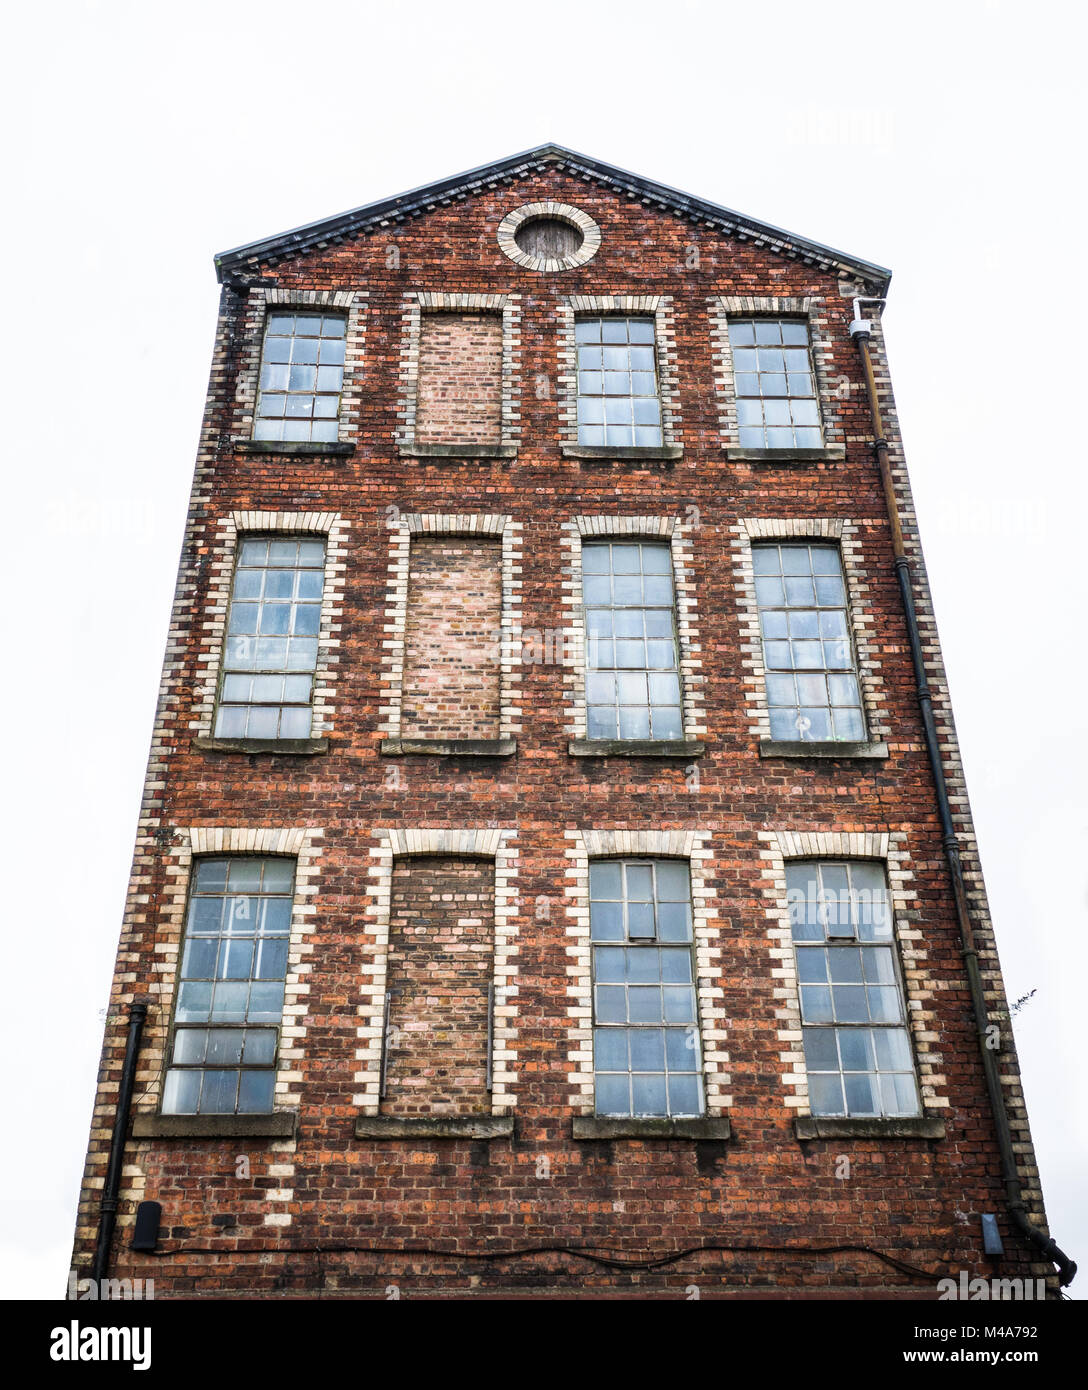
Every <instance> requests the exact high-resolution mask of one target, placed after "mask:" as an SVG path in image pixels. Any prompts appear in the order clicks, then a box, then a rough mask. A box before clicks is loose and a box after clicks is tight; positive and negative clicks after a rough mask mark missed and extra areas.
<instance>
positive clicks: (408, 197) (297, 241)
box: [215, 144, 892, 295]
mask: <svg viewBox="0 0 1088 1390" xmlns="http://www.w3.org/2000/svg"><path fill="white" fill-rule="evenodd" d="M547 164H557V165H560V166H562V167H564V168H567V169H569V170H570V171H571V172H572V173H574V174H576V175H579V176H581V177H585V178H589V179H592V180H593V181H595V182H599V183H602V184H604V185H606V186H610V187H613V188H614V189H615V190H616V191H617V192H618V193H620V194H622V195H624V196H633V197H635V198H638V199H639V200H640V201H645V202H647V203H649V204H651V205H655V204H656V205H657V206H659V207H663V208H665V209H667V210H670V211H674V212H676V213H679V214H681V215H683V216H686V217H689V218H691V220H692V221H694V222H704V223H707V224H709V225H710V226H712V227H716V228H717V229H718V230H720V231H722V232H725V233H726V234H729V235H739V236H741V237H743V238H745V239H749V240H752V241H758V242H762V243H763V244H765V245H768V246H770V247H771V249H773V250H776V251H779V252H781V253H782V254H784V255H786V256H788V257H790V258H791V259H796V260H801V261H811V262H813V263H815V264H817V265H820V266H826V267H827V268H829V269H834V270H838V271H840V272H842V273H844V274H847V275H850V276H853V277H856V278H857V279H859V280H862V281H864V282H865V285H866V286H867V288H869V289H870V290H872V291H874V292H875V293H877V294H879V295H883V294H884V293H886V291H887V288H888V282H889V281H890V280H891V274H892V273H891V271H890V270H888V269H887V268H886V267H885V266H881V265H876V264H874V263H873V262H872V261H863V260H861V259H860V258H859V257H857V256H851V255H848V254H847V253H846V252H845V251H836V250H835V249H834V248H833V247H830V246H824V245H822V244H821V243H820V242H818V241H810V240H809V239H808V238H807V237H802V236H797V235H796V234H795V233H793V232H787V231H785V230H783V228H781V227H775V226H773V225H771V223H769V222H760V221H758V220H757V219H756V218H754V217H746V216H745V215H744V214H743V213H740V212H734V211H733V210H732V209H731V208H725V207H721V206H720V205H719V204H718V203H710V202H707V201H706V200H705V199H703V198H696V197H694V196H693V195H692V194H690V193H681V192H680V191H679V189H676V188H670V187H669V186H668V185H667V184H663V183H655V182H654V181H653V180H652V179H645V178H643V177H642V176H641V175H640V174H632V173H631V172H630V171H629V170H627V169H619V168H617V167H616V166H615V165H614V164H605V163H604V162H603V161H602V160H599V159H593V158H591V157H590V156H589V155H585V154H578V153H577V152H576V151H575V150H568V149H566V148H564V147H563V146H562V145H553V144H547V145H538V146H537V147H536V148H535V149H531V150H523V151H522V152H521V153H520V154H512V155H509V156H507V158H505V159H499V160H496V161H495V162H494V163H492V164H481V165H480V166H479V168H477V169H468V170H466V171H465V172H464V173H462V174H453V175H452V176H451V177H449V178H445V179H439V180H438V181H437V182H435V183H428V184H424V185H423V186H422V187H421V188H413V189H410V190H409V191H408V192H406V193H398V194H397V195H396V196H395V197H393V198H383V199H381V200H380V201H379V202H376V203H366V204H364V205H363V206H362V207H359V208H353V209H352V210H351V211H350V212H342V213H340V214H339V215H338V216H336V217H326V218H323V219H322V220H321V221H318V222H310V223H307V225H306V226H303V227H294V228H292V230H290V231H287V232H280V233H279V235H277V236H271V237H264V238H262V239H261V240H260V241H251V242H249V243H248V245H246V246H236V247H234V248H233V249H232V250H230V251H221V252H220V253H219V255H217V256H216V258H215V268H216V274H217V275H218V277H219V279H220V281H224V280H230V279H233V278H234V277H235V276H237V275H239V274H241V275H244V274H245V272H246V270H247V269H250V268H252V267H253V266H255V265H257V264H260V263H261V262H263V261H270V260H275V259H278V258H280V257H283V256H291V255H297V254H299V253H301V252H303V251H307V250H310V249H312V248H313V247H315V246H319V245H321V244H322V243H325V242H329V241H335V240H338V239H340V238H342V237H347V236H351V235H353V234H355V233H357V232H362V231H366V230H368V229H370V228H374V227H380V226H382V225H383V224H389V223H394V222H401V221H403V220H404V219H406V218H407V217H414V216H419V215H420V214H421V213H424V212H428V211H431V210H432V209H433V208H435V207H440V206H442V205H444V204H446V203H450V202H454V201H459V200H460V199H462V198H464V197H467V196H468V195H470V194H472V193H476V192H479V191H481V190H482V189H484V188H486V187H488V185H490V184H493V183H497V182H513V181H514V180H515V179H517V178H519V177H521V176H523V175H525V174H528V173H531V172H533V171H535V170H539V169H541V168H543V167H544V166H546V165H547Z"/></svg>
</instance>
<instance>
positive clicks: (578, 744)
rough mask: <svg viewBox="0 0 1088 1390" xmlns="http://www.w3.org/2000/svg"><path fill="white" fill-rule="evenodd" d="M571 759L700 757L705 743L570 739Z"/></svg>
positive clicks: (670, 740)
mask: <svg viewBox="0 0 1088 1390" xmlns="http://www.w3.org/2000/svg"><path fill="white" fill-rule="evenodd" d="M567 752H568V753H569V754H570V756H571V757H572V758H701V757H702V756H703V754H704V753H705V752H706V746H705V744H702V743H700V742H699V740H698V739H696V738H662V739H652V738H649V739H635V738H572V739H571V741H570V742H569V743H568V744H567Z"/></svg>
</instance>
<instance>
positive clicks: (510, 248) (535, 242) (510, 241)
mask: <svg viewBox="0 0 1088 1390" xmlns="http://www.w3.org/2000/svg"><path fill="white" fill-rule="evenodd" d="M498 237H499V246H500V248H501V249H502V251H503V253H504V254H505V255H507V256H509V257H510V259H511V260H512V261H513V262H514V263H515V264H516V265H520V266H521V267H522V269H523V270H540V271H556V270H573V269H574V267H575V266H579V265H585V263H586V261H588V260H591V259H592V258H593V257H594V256H595V255H596V254H597V251H598V249H599V247H600V244H601V229H600V227H598V226H597V224H596V222H594V220H593V218H592V217H590V216H589V215H588V214H587V213H584V212H582V211H581V210H580V209H578V208H572V207H571V206H570V205H569V204H567V203H526V204H525V206H524V207H520V208H518V209H517V210H516V211H514V212H510V213H507V215H506V216H505V217H504V218H503V219H502V221H501V222H500V223H499V232H498Z"/></svg>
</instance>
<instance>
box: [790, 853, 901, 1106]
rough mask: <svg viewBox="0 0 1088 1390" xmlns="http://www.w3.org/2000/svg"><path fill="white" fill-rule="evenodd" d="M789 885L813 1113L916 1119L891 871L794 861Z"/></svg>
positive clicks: (861, 864) (867, 865)
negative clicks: (887, 876) (888, 879)
mask: <svg viewBox="0 0 1088 1390" xmlns="http://www.w3.org/2000/svg"><path fill="white" fill-rule="evenodd" d="M786 886H787V889H788V900H789V910H790V922H791V925H792V930H793V943H794V947H795V950H796V953H797V975H798V980H799V984H800V991H801V1022H802V1024H803V1025H804V1026H803V1029H802V1032H803V1036H804V1047H805V1067H806V1070H807V1072H808V1087H809V1100H810V1105H811V1109H812V1113H813V1114H814V1115H850V1116H853V1115H859V1116H860V1115H887V1116H893V1115H918V1114H919V1113H920V1107H919V1102H918V1085H917V1081H916V1078H915V1073H914V1061H913V1057H912V1054H911V1045H910V1036H909V1034H908V1032H907V1028H906V1008H905V1004H904V998H903V986H902V982H901V980H900V977H899V963H898V960H897V956H896V949H895V941H894V935H893V931H892V918H891V905H890V903H889V901H888V889H887V883H886V880H885V877H884V869H883V866H882V865H880V864H875V863H871V862H865V861H848V862H832V861H830V860H821V861H818V862H796V863H791V864H788V865H787V867H786Z"/></svg>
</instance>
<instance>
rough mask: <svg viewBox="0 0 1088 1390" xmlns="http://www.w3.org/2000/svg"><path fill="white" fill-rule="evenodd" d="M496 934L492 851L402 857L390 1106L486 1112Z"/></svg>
mask: <svg viewBox="0 0 1088 1390" xmlns="http://www.w3.org/2000/svg"><path fill="white" fill-rule="evenodd" d="M494 939H495V865H494V861H493V860H481V859H467V858H465V859H463V858H459V857H458V858H451V857H446V856H438V855H435V856H423V855H420V856H412V857H410V858H407V859H400V860H397V861H396V863H395V865H394V868H393V883H392V890H391V895H390V905H389V956H388V965H387V971H386V980H387V990H388V1030H387V1034H386V1054H385V1068H384V1078H383V1079H384V1093H383V1096H382V1107H381V1108H382V1112H383V1113H384V1114H389V1115H473V1114H486V1113H489V1112H490V1110H491V1099H490V1095H489V1093H488V1036H489V1027H488V1009H489V1001H490V986H491V982H492V978H493V958H494Z"/></svg>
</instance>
